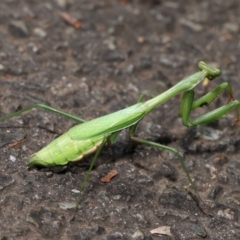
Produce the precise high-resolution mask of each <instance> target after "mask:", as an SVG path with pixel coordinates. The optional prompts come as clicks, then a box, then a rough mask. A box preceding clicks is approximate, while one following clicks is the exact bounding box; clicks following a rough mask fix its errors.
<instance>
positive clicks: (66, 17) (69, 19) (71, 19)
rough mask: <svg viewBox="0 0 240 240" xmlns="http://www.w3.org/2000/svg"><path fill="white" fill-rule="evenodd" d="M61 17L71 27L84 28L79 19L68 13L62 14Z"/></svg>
mask: <svg viewBox="0 0 240 240" xmlns="http://www.w3.org/2000/svg"><path fill="white" fill-rule="evenodd" d="M60 16H61V18H62V19H63V20H64V21H65V22H66V23H67V24H69V25H71V26H72V27H74V28H75V29H78V28H80V27H81V26H82V23H81V21H80V20H79V19H77V18H75V17H73V16H71V15H69V14H68V13H67V12H62V13H61V14H60Z"/></svg>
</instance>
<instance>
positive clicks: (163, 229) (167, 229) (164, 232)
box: [150, 226, 172, 236]
mask: <svg viewBox="0 0 240 240" xmlns="http://www.w3.org/2000/svg"><path fill="white" fill-rule="evenodd" d="M150 233H151V234H155V233H157V234H161V235H167V236H172V234H171V231H170V227H169V226H161V227H158V228H155V229H152V230H150Z"/></svg>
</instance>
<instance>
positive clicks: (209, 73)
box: [198, 61, 221, 80]
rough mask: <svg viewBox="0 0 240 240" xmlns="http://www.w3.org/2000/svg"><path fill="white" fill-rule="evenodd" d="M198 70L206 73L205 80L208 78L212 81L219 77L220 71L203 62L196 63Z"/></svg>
mask: <svg viewBox="0 0 240 240" xmlns="http://www.w3.org/2000/svg"><path fill="white" fill-rule="evenodd" d="M198 68H199V69H200V70H201V71H204V72H206V78H208V79H209V80H213V79H214V78H215V77H218V76H220V75H221V70H220V69H218V68H214V67H212V66H210V65H208V64H206V63H205V62H203V61H200V62H198Z"/></svg>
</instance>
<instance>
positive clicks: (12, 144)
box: [9, 138, 27, 147]
mask: <svg viewBox="0 0 240 240" xmlns="http://www.w3.org/2000/svg"><path fill="white" fill-rule="evenodd" d="M26 140H27V139H26V138H24V139H21V140H19V141H14V142H13V143H10V144H9V147H17V146H18V145H20V144H21V143H23V142H25V141H26Z"/></svg>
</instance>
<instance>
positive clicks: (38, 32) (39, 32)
mask: <svg viewBox="0 0 240 240" xmlns="http://www.w3.org/2000/svg"><path fill="white" fill-rule="evenodd" d="M33 33H34V35H35V36H37V37H40V38H45V37H46V36H47V33H46V32H45V31H44V30H43V29H41V28H34V29H33Z"/></svg>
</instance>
